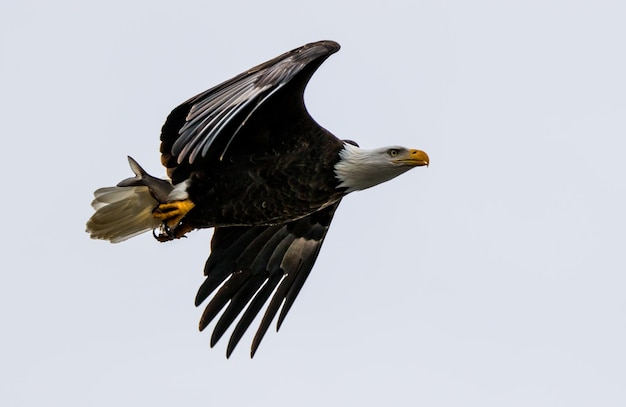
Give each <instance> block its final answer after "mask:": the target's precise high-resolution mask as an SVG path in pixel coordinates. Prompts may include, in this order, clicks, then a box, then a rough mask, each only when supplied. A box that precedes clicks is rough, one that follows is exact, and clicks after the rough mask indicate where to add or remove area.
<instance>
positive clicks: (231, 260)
mask: <svg viewBox="0 0 626 407" xmlns="http://www.w3.org/2000/svg"><path fill="white" fill-rule="evenodd" d="M338 205H339V202H336V203H335V204H333V205H330V206H328V207H326V208H324V209H322V210H320V211H318V212H315V213H313V214H311V215H309V216H307V217H305V218H302V219H299V220H296V221H293V222H290V223H286V224H283V225H274V226H236V227H218V228H216V229H215V233H214V235H213V240H212V241H211V256H210V257H209V258H208V260H207V262H206V265H205V269H204V272H205V275H206V280H205V281H204V283H203V284H202V286H201V287H200V289H199V290H198V294H197V296H196V305H200V304H201V303H202V302H203V301H204V300H206V299H207V298H208V297H209V296H210V295H211V294H212V293H213V291H215V289H217V287H218V286H220V285H221V284H222V283H223V285H221V287H220V288H219V290H217V292H216V293H215V295H213V297H212V298H211V300H210V301H209V303H208V304H207V306H206V308H205V310H204V313H203V314H202V318H201V320H200V330H203V329H205V328H206V327H207V326H208V325H209V323H210V322H211V321H212V320H213V319H214V318H215V317H216V316H217V315H218V314H219V312H220V311H222V310H223V309H224V308H226V309H225V310H224V312H223V313H222V315H221V316H220V318H219V320H218V322H217V324H216V326H215V328H214V330H213V334H212V337H211V346H213V345H215V343H217V341H218V340H219V339H220V338H221V337H222V335H223V334H224V333H225V332H226V330H227V329H228V328H229V327H230V326H231V325H232V324H233V322H235V320H236V319H237V317H238V316H239V315H241V317H240V318H239V321H238V322H237V325H236V326H235V328H234V330H233V332H232V334H231V337H230V341H229V343H228V348H227V351H226V356H227V357H229V356H230V354H231V353H232V351H233V350H234V349H235V346H236V345H237V343H238V342H239V340H240V339H241V337H242V336H243V334H244V333H245V331H246V330H247V328H248V327H249V326H250V324H251V323H252V321H253V320H254V318H255V317H256V316H257V314H258V313H259V311H260V310H261V308H262V307H263V305H264V304H265V303H266V302H267V300H268V299H269V298H270V296H271V294H272V292H274V291H275V293H274V296H273V297H272V298H271V300H270V303H269V305H268V307H267V309H266V311H265V314H264V315H263V319H262V320H261V324H260V326H259V329H258V331H257V333H256V335H255V337H254V340H253V343H252V349H251V353H250V354H251V356H254V353H255V352H256V350H257V348H258V346H259V344H260V342H261V339H263V335H264V334H265V332H266V331H267V328H268V327H269V325H270V323H271V322H272V320H273V319H274V317H275V316H276V313H277V312H278V310H279V309H280V308H281V305H282V309H281V312H280V315H279V318H278V324H277V329H278V328H279V327H280V325H281V323H282V322H283V320H284V318H285V316H286V315H287V312H288V311H289V309H290V308H291V305H292V304H293V302H294V300H295V299H296V297H297V295H298V293H299V292H300V289H301V288H302V285H303V284H304V282H305V281H306V279H307V277H308V275H309V273H310V272H311V269H312V268H313V264H314V263H315V260H316V259H317V256H318V254H319V251H320V248H321V246H322V242H323V241H324V237H325V236H326V232H327V231H328V227H329V225H330V222H331V220H332V218H333V215H334V213H335V210H336V209H337V206H338ZM224 281H225V282H224ZM244 309H245V310H244ZM242 312H243V314H242Z"/></svg>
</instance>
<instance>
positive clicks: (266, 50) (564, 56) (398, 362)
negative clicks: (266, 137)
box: [0, 0, 626, 407]
mask: <svg viewBox="0 0 626 407" xmlns="http://www.w3.org/2000/svg"><path fill="white" fill-rule="evenodd" d="M625 18H626V5H625V3H624V2H623V1H617V0H616V1H603V0H599V1H593V2H592V1H587V2H585V1H564V0H563V1H556V0H542V1H528V0H525V1H507V2H503V1H474V2H465V1H445V2H442V1H424V2H415V1H404V2H401V1H385V2H380V3H377V4H375V3H373V2H370V3H367V2H360V1H350V2H337V1H308V2H296V1H271V0H268V1H264V2H249V3H247V2H241V1H228V2H211V1H202V2H200V1H177V2H165V1H136V2H128V1H116V0H113V1H108V2H100V3H95V2H81V1H68V0H60V1H55V2H49V1H41V0H32V1H28V0H27V1H11V0H9V1H5V2H3V3H2V5H1V6H0V89H1V91H0V111H1V112H2V113H1V115H2V129H3V130H2V132H3V139H4V140H5V143H4V149H3V152H4V154H3V157H4V160H3V163H4V167H3V170H4V174H5V181H4V194H3V199H2V200H1V203H0V205H2V208H1V209H2V214H3V223H4V225H5V229H4V233H2V237H1V238H0V239H1V240H2V244H1V247H2V254H3V256H2V257H3V267H2V273H1V274H0V321H2V335H1V338H2V346H0V404H2V405H6V406H32V405H46V406H53V405H59V406H61V405H62V406H86V405H88V406H112V405H133V406H136V405H152V406H172V405H192V404H202V405H223V404H224V403H228V405H233V406H235V405H252V404H253V403H254V405H257V406H265V405H272V406H288V405H290V406H292V405H294V403H295V404H297V405H299V406H320V405H399V406H403V405H406V406H415V405H423V406H481V407H484V406H531V405H532V406H555V405H567V406H587V405H601V406H623V405H626V386H625V385H624V384H625V383H626V347H625V346H624V344H625V343H626V316H625V312H624V311H625V310H626V296H625V295H624V292H625V289H626V274H625V272H626V247H625V242H626V237H625V235H624V234H625V230H626V215H625V214H624V208H625V207H626V182H625V180H624V178H625V176H626V164H625V162H624V158H623V157H624V151H625V150H626V96H625V95H626V75H625V72H626V53H624V40H625V39H626V25H624V20H625ZM321 39H332V40H336V41H338V42H339V43H341V45H342V47H343V48H342V50H341V51H340V52H339V53H338V54H335V55H333V56H332V57H331V58H330V59H329V60H328V61H327V62H326V63H325V64H324V65H323V66H322V68H321V69H320V70H319V72H318V73H317V74H316V75H315V77H314V78H313V80H312V82H311V85H310V87H309V89H308V92H307V94H306V99H307V104H308V107H309V109H310V111H311V112H312V114H313V116H314V117H315V118H316V119H317V120H318V122H320V123H321V124H322V125H324V126H325V127H326V128H328V129H329V130H331V131H332V132H333V133H335V134H336V135H337V136H338V137H340V138H349V139H354V140H357V141H358V142H359V143H360V144H361V145H362V146H364V147H368V148H371V147H378V146H384V145H391V144H400V145H405V146H408V147H413V148H420V149H423V150H425V151H427V152H428V153H429V155H430V157H431V161H432V162H431V166H430V168H428V169H425V168H420V169H416V170H414V171H411V172H409V173H408V174H406V175H403V176H401V177H399V178H398V179H396V180H394V181H391V182H389V183H387V184H384V185H381V186H379V187H376V188H373V189H371V190H367V191H364V192H361V193H355V194H353V195H352V196H350V197H348V198H347V199H345V200H344V202H343V203H342V205H341V207H340V208H339V210H338V212H337V215H336V217H335V220H334V223H333V225H332V227H331V230H330V233H329V235H328V239H327V241H326V243H325V246H324V248H323V250H322V253H321V255H320V257H319V259H318V262H317V264H316V266H315V268H314V269H313V272H312V274H311V276H310V277H309V280H308V281H307V283H306V285H305V287H304V289H303V291H302V292H301V294H300V296H299V298H298V300H297V301H296V303H295V305H294V307H293V309H292V310H291V312H290V314H289V316H288V318H287V319H286V321H285V324H284V325H283V327H282V329H281V332H280V333H278V334H276V333H274V332H273V331H272V332H268V334H267V336H266V337H265V339H264V341H263V343H262V345H261V347H260V349H259V352H258V353H257V355H256V357H255V359H254V360H250V359H249V357H248V349H249V344H250V340H251V335H246V336H245V337H244V339H243V340H242V342H241V344H240V345H239V348H238V349H237V350H236V351H235V353H234V354H233V356H232V357H231V359H230V360H226V359H225V357H224V353H225V343H221V342H220V343H219V344H218V345H217V346H216V348H215V349H209V336H210V335H209V334H207V333H202V334H200V333H198V332H197V323H198V319H199V316H200V314H201V309H196V308H194V306H193V298H194V296H195V292H196V289H197V287H198V286H199V284H200V283H201V282H202V280H203V277H202V268H203V264H204V261H205V259H206V257H207V256H208V254H209V240H210V236H211V232H210V231H203V232H195V233H192V234H191V235H190V236H189V238H188V239H183V240H181V241H176V242H172V243H168V244H159V243H157V242H156V241H154V239H153V238H152V237H151V236H149V235H145V236H140V237H137V238H134V239H132V240H130V241H128V242H125V243H123V244H119V245H111V244H108V243H105V242H100V241H92V240H90V239H89V238H88V235H87V234H86V233H84V224H85V221H86V220H87V218H88V217H89V216H90V215H91V213H92V210H91V208H90V206H89V203H90V201H91V199H92V192H93V190H94V189H96V188H98V187H101V186H106V185H112V184H114V183H116V182H118V181H119V180H121V179H122V178H125V177H127V176H129V175H130V171H129V169H128V167H127V163H126V155H127V154H130V155H132V156H134V157H135V158H136V159H137V160H138V161H139V162H140V163H141V164H142V165H143V166H144V167H145V168H146V169H148V170H149V171H150V172H152V173H154V174H155V175H162V174H163V173H164V171H163V169H162V168H161V167H160V164H159V163H160V161H159V154H158V146H159V141H158V138H159V130H160V127H161V125H162V123H163V121H164V119H165V117H166V115H167V114H168V113H169V111H170V110H171V109H172V108H174V107H175V106H176V105H177V104H178V103H180V102H182V101H183V100H185V99H187V98H188V97H190V96H193V95H195V94H196V93H198V92H200V91H203V90H205V89H207V88H208V87H211V86H213V85H215V84H217V83H219V82H221V81H223V80H225V79H228V78H230V77H232V76H234V75H236V74H238V73H239V72H241V71H243V70H245V69H247V68H249V67H251V66H254V65H256V64H258V63H260V62H263V61H265V60H267V59H269V58H272V57H274V56H276V55H278V54H280V53H282V52H284V51H287V50H290V49H292V48H295V47H297V46H300V45H302V44H305V43H307V42H312V41H316V40H321ZM7 143H8V144H7Z"/></svg>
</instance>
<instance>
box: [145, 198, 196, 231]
mask: <svg viewBox="0 0 626 407" xmlns="http://www.w3.org/2000/svg"><path fill="white" fill-rule="evenodd" d="M194 206H196V204H194V203H193V202H191V200H189V199H185V200H184V201H173V202H167V203H163V204H160V205H159V206H157V207H156V208H155V209H154V211H152V216H154V218H155V219H158V220H160V221H163V223H165V225H167V227H168V228H172V229H173V228H175V227H176V226H178V224H179V223H180V221H181V220H182V219H183V218H184V217H185V215H187V213H188V212H189V211H190V210H191V209H192V208H193V207H194Z"/></svg>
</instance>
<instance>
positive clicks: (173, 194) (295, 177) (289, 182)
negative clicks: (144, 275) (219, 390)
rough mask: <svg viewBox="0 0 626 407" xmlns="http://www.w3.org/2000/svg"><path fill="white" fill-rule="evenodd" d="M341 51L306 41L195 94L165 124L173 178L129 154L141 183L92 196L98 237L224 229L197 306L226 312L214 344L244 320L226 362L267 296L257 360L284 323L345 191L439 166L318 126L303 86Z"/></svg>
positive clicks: (208, 313)
mask: <svg viewBox="0 0 626 407" xmlns="http://www.w3.org/2000/svg"><path fill="white" fill-rule="evenodd" d="M338 50H339V44H337V43H335V42H332V41H320V42H316V43H311V44H307V45H304V46H302V47H300V48H297V49H294V50H293V51H289V52H287V53H285V54H283V55H280V56H279V57H277V58H274V59H272V60H270V61H268V62H265V63H263V64H261V65H258V66H256V67H254V68H252V69H250V70H248V71H246V72H243V73H242V74H240V75H238V76H236V77H234V78H232V79H230V80H228V81H226V82H224V83H222V84H220V85H217V86H215V87H213V88H211V89H209V90H207V91H205V92H203V93H200V94H199V95H197V96H194V97H192V98H191V99H189V100H187V101H186V102H184V103H183V104H181V105H180V106H178V107H177V108H175V109H174V110H173V111H172V112H171V113H170V115H169V116H168V118H167V120H166V122H165V124H164V125H163V128H162V132H161V162H162V164H163V165H164V166H165V167H166V168H167V175H168V177H169V179H165V180H164V179H159V178H155V177H153V176H151V175H149V174H147V173H146V172H145V171H144V170H143V169H142V168H141V167H140V166H139V164H137V162H135V161H134V160H133V159H132V158H130V157H129V162H130V166H131V169H132V171H133V172H134V174H135V176H134V177H133V178H128V179H125V180H123V181H121V182H120V183H119V184H117V186H115V187H108V188H100V189H98V190H96V191H95V193H94V195H95V198H94V200H93V202H92V206H93V208H94V209H95V213H94V214H93V216H92V217H91V218H90V219H89V221H88V222H87V232H88V233H89V234H90V235H91V237H92V238H94V239H104V240H108V241H110V242H113V243H117V242H121V241H124V240H126V239H128V238H130V237H133V236H136V235H138V234H141V233H144V232H148V231H152V232H153V235H154V237H155V238H156V239H157V240H159V241H162V242H163V241H169V240H172V239H177V238H180V237H183V236H185V235H186V234H187V233H188V232H190V231H192V230H194V229H199V228H214V233H213V238H212V240H211V254H210V256H209V258H208V260H207V261H206V264H205V266H204V274H205V276H206V279H205V280H204V282H203V283H202V285H201V286H200V289H199V290H198V294H197V295H196V300H195V304H196V306H199V305H200V304H202V303H203V302H204V301H207V300H208V304H207V305H206V308H205V309H204V313H203V314H202V317H201V320H200V330H204V329H205V328H206V327H207V326H208V325H209V324H210V323H211V321H213V320H214V319H215V318H216V317H217V316H218V315H219V319H218V320H217V323H216V324H215V326H214V328H213V334H212V336H211V346H213V345H215V343H217V341H218V340H219V339H220V338H221V337H222V336H223V335H224V333H225V332H226V331H227V329H228V328H229V327H230V326H231V325H233V323H235V321H236V324H235V326H234V328H233V330H232V333H231V335H230V340H229V342H228V346H227V350H226V356H227V357H229V356H230V355H231V353H232V352H233V350H234V349H235V347H236V345H237V343H238V342H239V340H240V339H241V337H242V336H243V334H244V333H245V331H246V330H247V329H248V327H249V326H250V324H251V323H252V322H253V320H254V319H255V317H256V316H257V315H258V314H259V312H260V311H261V309H262V308H263V307H264V305H265V304H266V303H268V301H269V304H267V307H266V309H265V312H264V314H263V317H262V319H261V322H260V325H259V327H258V329H257V331H256V334H255V336H254V339H253V341H252V348H251V353H250V355H251V357H252V356H254V354H255V352H256V351H257V348H258V346H259V344H260V342H261V340H262V339H263V336H264V335H265V333H266V331H267V329H268V327H269V326H270V324H271V322H272V320H273V319H274V318H275V316H276V314H279V315H278V321H277V329H278V328H280V326H281V324H282V323H283V321H284V319H285V316H286V315H287V313H288V312H289V309H290V308H291V306H292V305H293V302H294V300H295V299H296V297H297V295H298V293H299V292H300V289H301V288H302V285H303V284H304V282H305V281H306V279H307V277H308V275H309V273H310V272H311V269H312V267H313V264H314V263H315V260H316V258H317V256H318V254H319V251H320V248H321V246H322V243H323V241H324V237H325V236H326V232H327V231H328V227H329V225H330V222H331V220H332V218H333V215H334V213H335V210H336V209H337V206H338V205H339V203H340V202H341V199H342V198H343V197H344V196H346V195H347V194H349V193H350V192H353V191H358V190H362V189H366V188H369V187H372V186H374V185H377V184H380V183H381V182H385V181H388V180H390V179H392V178H394V177H397V176H398V175H400V174H402V173H404V172H406V171H408V170H410V169H411V168H414V167H419V166H425V165H428V163H429V158H428V155H427V154H426V153H425V152H423V151H420V150H415V149H408V148H404V147H399V146H390V147H383V148H376V149H372V150H368V149H363V148H360V147H359V146H358V145H357V144H356V143H355V142H353V141H347V140H340V139H338V138H337V137H335V136H334V135H332V134H331V133H330V132H328V131H327V130H326V129H324V128H323V127H321V126H320V125H318V124H317V123H316V122H315V120H313V118H312V117H311V116H310V115H309V113H308V112H307V110H306V107H305V105H304V89H305V87H306V85H307V83H308V81H309V79H310V78H311V76H312V75H313V73H314V72H315V71H316V70H317V68H318V67H319V66H320V65H321V64H322V62H324V60H326V58H328V57H329V56H330V55H331V54H333V53H335V52H337V51H338ZM279 311H280V313H279ZM220 313H221V314H220Z"/></svg>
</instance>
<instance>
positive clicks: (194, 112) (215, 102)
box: [161, 41, 339, 183]
mask: <svg viewBox="0 0 626 407" xmlns="http://www.w3.org/2000/svg"><path fill="white" fill-rule="evenodd" d="M338 50H339V44H337V43H335V42H332V41H320V42H316V43H311V44H307V45H305V46H303V47H300V48H297V49H295V50H292V51H290V52H287V53H285V54H283V55H281V56H279V57H277V58H274V59H272V60H270V61H268V62H265V63H263V64H261V65H259V66H256V67H254V68H252V69H250V70H248V71H246V72H244V73H242V74H240V75H238V76H236V77H235V78H233V79H230V80H228V81H226V82H224V83H222V84H220V85H218V86H215V87H214V88H212V89H209V90H207V91H205V92H203V93H201V94H199V95H197V96H194V97H193V98H191V99H189V100H187V101H186V102H184V103H183V104H181V105H180V106H178V107H177V108H176V109H174V110H173V111H172V112H171V113H170V115H169V116H168V118H167V121H166V122H165V124H164V125H163V128H162V132H161V153H162V157H161V161H162V162H163V165H165V166H166V167H167V168H168V175H170V177H171V178H172V179H173V182H174V183H177V182H180V181H182V180H184V179H186V178H187V176H188V175H189V172H190V171H191V170H193V169H194V167H197V165H198V164H199V163H200V162H202V161H203V160H204V159H207V158H210V159H217V160H222V159H223V158H224V155H225V153H226V152H227V151H228V149H229V147H230V146H231V144H232V142H233V140H234V139H235V137H237V135H238V134H240V133H243V130H244V128H245V126H246V124H247V123H249V122H251V121H252V119H254V116H255V114H256V113H259V109H260V108H261V107H262V106H266V107H267V105H272V103H273V105H272V106H270V107H269V109H266V110H265V111H264V112H263V115H262V120H261V121H260V123H259V121H257V122H255V125H254V129H255V132H254V133H255V134H254V135H253V136H252V137H261V136H259V134H260V133H264V130H265V129H266V128H267V129H270V130H274V129H273V128H272V126H275V124H274V123H271V121H272V119H271V118H272V116H277V117H278V116H280V117H281V118H282V121H283V122H284V121H285V117H287V116H288V117H289V121H290V122H291V123H300V122H305V125H306V126H313V125H315V126H316V124H315V122H314V121H313V119H311V117H310V116H309V114H308V113H307V111H306V109H305V107H304V99H303V94H304V88H305V87H306V84H307V83H308V81H309V79H310V77H311V75H313V73H314V72H315V70H316V69H317V68H318V67H319V65H320V64H321V63H322V62H323V61H324V60H325V59H326V58H328V56H330V55H331V54H333V53H334V52H336V51H338ZM279 94H281V95H282V97H278V98H277V97H273V96H278V95H279ZM277 100H279V101H277ZM274 111H276V114H275V115H274V114H273V113H274ZM276 126H280V124H277V125H276ZM264 127H265V128H264ZM272 133H273V134H278V135H279V136H283V135H287V134H288V133H286V132H280V131H273V132H272ZM294 137H297V135H295V136H294ZM247 139H248V137H247V136H246V142H248V141H249V140H247ZM264 142H268V140H264ZM270 142H271V140H270Z"/></svg>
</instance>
